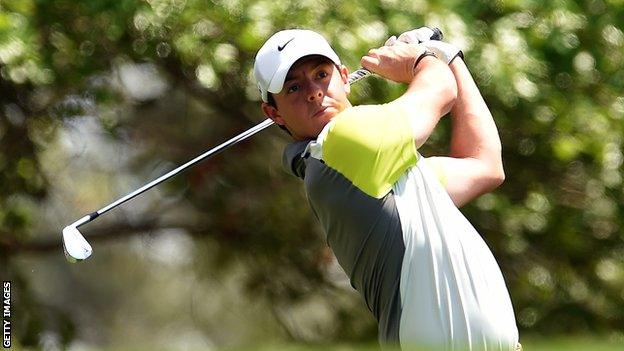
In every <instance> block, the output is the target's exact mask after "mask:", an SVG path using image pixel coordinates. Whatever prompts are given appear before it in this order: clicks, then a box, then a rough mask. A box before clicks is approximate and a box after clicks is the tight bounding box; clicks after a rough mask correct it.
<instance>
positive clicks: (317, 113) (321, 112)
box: [312, 106, 329, 118]
mask: <svg viewBox="0 0 624 351" xmlns="http://www.w3.org/2000/svg"><path fill="white" fill-rule="evenodd" d="M328 108H329V106H323V107H321V109H320V110H318V111H316V113H314V114H313V115H312V118H315V117H320V116H321V115H322V114H323V113H325V110H327V109H328Z"/></svg>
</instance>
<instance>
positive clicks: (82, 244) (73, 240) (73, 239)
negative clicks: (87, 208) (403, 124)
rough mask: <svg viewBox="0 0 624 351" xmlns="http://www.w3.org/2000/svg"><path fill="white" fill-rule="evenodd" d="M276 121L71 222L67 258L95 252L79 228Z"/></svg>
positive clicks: (438, 35) (354, 77)
mask: <svg viewBox="0 0 624 351" xmlns="http://www.w3.org/2000/svg"><path fill="white" fill-rule="evenodd" d="M432 30H433V32H434V34H433V35H432V37H431V39H433V40H442V38H443V34H442V31H441V30H440V29H438V28H432ZM370 74H371V72H370V71H368V70H366V69H364V68H360V69H358V70H356V71H354V72H353V73H351V74H350V75H349V83H355V82H357V81H359V80H360V79H362V78H364V77H367V76H369V75H370ZM273 123H274V122H273V121H272V120H271V119H270V118H267V119H266V120H264V121H262V122H261V123H259V124H257V125H256V126H254V127H252V128H250V129H248V130H246V131H244V132H242V133H240V134H238V135H237V136H235V137H233V138H231V139H230V140H227V141H225V142H223V143H221V144H219V145H218V146H216V147H214V148H212V149H210V150H208V151H206V152H205V153H203V154H201V155H199V156H197V157H195V158H194V159H192V160H190V161H188V162H187V163H185V164H183V165H181V166H179V167H177V168H175V169H173V170H171V171H169V172H168V173H166V174H164V175H162V176H160V177H159V178H157V179H154V180H153V181H151V182H149V183H147V184H145V185H143V186H142V187H140V188H139V189H137V190H135V191H133V192H131V193H129V194H127V195H125V196H123V197H121V198H119V199H118V200H115V201H113V202H112V203H110V204H109V205H107V206H105V207H102V208H101V209H99V210H97V211H95V212H92V213H89V214H87V215H85V216H84V217H82V218H80V219H79V220H77V221H75V222H74V223H72V224H70V225H68V226H67V227H65V228H64V229H63V250H64V252H65V257H67V260H68V261H70V262H77V261H82V260H85V259H87V258H89V256H91V254H92V253H93V249H92V248H91V245H90V244H89V242H87V240H86V239H85V238H84V236H83V235H82V234H81V233H80V231H79V230H78V227H80V226H82V225H84V224H86V223H89V222H91V221H93V220H94V219H96V218H97V217H99V216H100V215H102V214H104V213H106V212H108V211H110V210H112V209H113V208H115V207H117V206H119V205H121V204H123V203H124V202H126V201H128V200H130V199H132V198H134V197H136V196H138V195H140V194H142V193H144V192H145V191H147V190H149V189H151V188H153V187H155V186H156V185H158V184H160V183H162V182H164V181H165V180H167V179H169V178H171V177H173V176H175V175H177V174H178V173H180V172H182V171H184V170H185V169H187V168H189V167H191V166H193V165H195V164H197V163H199V162H201V161H203V160H205V159H206V158H208V157H210V156H212V155H214V154H216V153H218V152H220V151H223V150H224V149H226V148H228V147H230V146H232V145H234V144H236V143H238V142H239V141H242V140H245V139H247V138H249V137H250V136H252V135H254V134H256V133H258V132H259V131H261V130H263V129H266V128H267V127H269V126H271V125H272V124H273Z"/></svg>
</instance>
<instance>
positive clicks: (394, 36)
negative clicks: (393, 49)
mask: <svg viewBox="0 0 624 351" xmlns="http://www.w3.org/2000/svg"><path fill="white" fill-rule="evenodd" d="M396 40H397V37H396V35H393V36H391V37H390V38H388V40H386V42H385V43H384V46H392V45H394V43H395V42H396Z"/></svg>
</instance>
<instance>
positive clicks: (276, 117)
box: [261, 102, 285, 126]
mask: <svg viewBox="0 0 624 351" xmlns="http://www.w3.org/2000/svg"><path fill="white" fill-rule="evenodd" d="M261 107H262V112H263V113H264V115H265V116H267V117H269V118H270V119H271V120H272V121H273V122H275V123H276V124H278V125H280V126H283V125H285V122H284V119H283V118H282V116H280V114H279V111H278V110H277V108H275V107H273V106H271V105H269V104H268V103H266V102H263V103H262V106H261Z"/></svg>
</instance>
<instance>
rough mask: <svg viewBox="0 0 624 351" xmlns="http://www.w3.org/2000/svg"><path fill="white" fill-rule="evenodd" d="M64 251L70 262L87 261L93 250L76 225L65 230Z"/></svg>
mask: <svg viewBox="0 0 624 351" xmlns="http://www.w3.org/2000/svg"><path fill="white" fill-rule="evenodd" d="M63 250H64V251H65V257H67V260H68V261H69V262H72V263H74V262H77V261H82V260H86V259H87V258H89V256H91V253H92V252H93V249H92V248H91V245H89V243H88V242H87V240H86V239H85V238H84V237H83V236H82V234H80V232H79V231H78V228H76V226H75V224H71V225H68V226H67V227H65V229H63Z"/></svg>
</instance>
